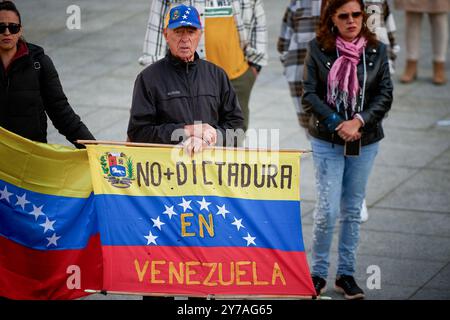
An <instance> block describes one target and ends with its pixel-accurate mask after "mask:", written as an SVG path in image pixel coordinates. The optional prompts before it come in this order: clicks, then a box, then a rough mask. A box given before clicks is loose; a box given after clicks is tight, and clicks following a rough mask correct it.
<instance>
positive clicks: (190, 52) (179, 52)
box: [164, 27, 202, 62]
mask: <svg viewBox="0 0 450 320" xmlns="http://www.w3.org/2000/svg"><path fill="white" fill-rule="evenodd" d="M201 35H202V30H200V29H196V28H192V27H180V28H176V29H165V30H164V37H165V38H166V41H167V44H168V45H169V49H170V52H171V53H172V55H173V56H175V57H177V58H179V59H181V60H183V61H186V62H187V61H193V60H194V54H195V50H196V49H197V46H198V42H199V41H200V37H201Z"/></svg>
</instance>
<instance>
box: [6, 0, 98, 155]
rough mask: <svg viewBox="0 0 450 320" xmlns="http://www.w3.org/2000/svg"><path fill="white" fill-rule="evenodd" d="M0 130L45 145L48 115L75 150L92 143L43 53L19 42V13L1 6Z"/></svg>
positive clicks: (20, 35) (20, 36)
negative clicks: (81, 141) (5, 130)
mask: <svg viewBox="0 0 450 320" xmlns="http://www.w3.org/2000/svg"><path fill="white" fill-rule="evenodd" d="M0 59H1V60H0V126H2V127H3V128H5V129H7V130H9V131H12V132H14V133H16V134H18V135H20V136H22V137H25V138H27V139H30V140H34V141H39V142H47V115H48V116H49V118H50V119H51V120H52V122H53V124H54V126H55V128H56V129H58V131H59V132H60V133H61V134H63V135H64V136H66V138H67V140H69V141H70V142H71V143H73V144H74V145H75V146H77V147H78V148H82V147H83V146H82V145H79V144H77V143H76V142H75V141H76V140H78V139H84V140H94V137H93V135H92V134H91V133H90V132H89V130H88V129H87V127H86V126H85V125H84V123H83V122H81V120H80V117H79V116H78V115H77V114H76V113H75V112H74V111H73V109H72V107H71V106H70V105H69V102H68V101H67V98H66V96H65V94H64V92H63V89H62V86H61V83H60V81H59V77H58V73H57V72H56V70H55V67H54V65H53V63H52V61H51V60H50V58H49V57H48V56H47V55H45V54H44V50H43V49H42V48H41V47H38V46H36V45H33V44H30V43H26V42H25V41H24V40H23V39H22V25H21V19H20V13H19V11H18V10H17V8H16V6H15V5H14V3H12V2H11V1H4V2H0Z"/></svg>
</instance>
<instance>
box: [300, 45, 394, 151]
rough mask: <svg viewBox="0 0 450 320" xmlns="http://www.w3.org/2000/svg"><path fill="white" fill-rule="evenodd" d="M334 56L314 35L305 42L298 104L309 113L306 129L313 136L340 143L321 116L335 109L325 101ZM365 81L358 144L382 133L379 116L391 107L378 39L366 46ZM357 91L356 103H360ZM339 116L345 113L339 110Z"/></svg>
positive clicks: (384, 53)
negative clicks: (359, 141)
mask: <svg viewBox="0 0 450 320" xmlns="http://www.w3.org/2000/svg"><path fill="white" fill-rule="evenodd" d="M336 59H337V53H336V50H333V51H332V52H326V51H325V50H324V49H323V48H321V47H320V45H319V43H318V42H317V40H316V39H314V40H312V41H311V42H310V43H309V48H308V53H307V57H306V60H305V70H304V79H303V80H304V94H303V98H302V105H303V108H304V111H305V112H307V113H310V114H312V117H311V119H310V120H309V126H308V132H309V133H310V134H311V135H312V136H313V137H315V138H318V139H321V140H325V141H329V142H332V143H336V144H341V145H343V144H344V140H342V139H341V138H340V137H339V136H338V135H337V134H336V133H334V132H330V131H328V129H327V127H326V126H325V125H324V123H323V122H324V120H325V119H327V117H328V116H330V115H331V114H333V113H334V112H336V110H335V109H334V108H332V107H330V106H329V105H328V104H327V103H326V96H327V78H328V73H329V71H330V69H331V67H332V65H333V63H334V62H335V61H336ZM363 61H364V60H363V58H362V57H361V59H360V63H359V64H358V69H357V70H358V71H357V73H358V79H359V84H360V87H361V89H362V88H363V79H364V63H363ZM366 69H367V81H366V90H365V99H364V106H363V111H361V112H360V115H361V116H362V118H363V119H364V122H365V125H364V126H363V127H362V128H361V133H362V137H361V144H362V145H367V144H371V143H374V142H377V141H379V140H381V139H382V138H383V137H384V133H383V128H382V125H381V122H382V119H383V118H384V116H385V115H386V113H387V112H388V111H389V109H390V108H391V104H392V99H393V98H392V91H393V86H392V81H391V76H390V73H389V64H388V59H387V50H386V46H385V45H384V44H382V43H379V44H378V46H377V47H374V48H372V47H368V48H366ZM361 100H362V99H361V95H360V96H359V97H358V100H357V101H358V105H360V104H361ZM342 118H345V116H344V115H343V114H342Z"/></svg>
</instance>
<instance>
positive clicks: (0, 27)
mask: <svg viewBox="0 0 450 320" xmlns="http://www.w3.org/2000/svg"><path fill="white" fill-rule="evenodd" d="M20 27H21V25H20V23H9V24H6V23H0V34H2V33H5V32H6V29H8V30H9V32H10V33H11V34H16V33H19V31H20Z"/></svg>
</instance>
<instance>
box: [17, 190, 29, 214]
mask: <svg viewBox="0 0 450 320" xmlns="http://www.w3.org/2000/svg"><path fill="white" fill-rule="evenodd" d="M26 196H27V194H26V193H24V194H23V196H21V197H19V196H17V195H16V198H17V202H16V206H21V207H22V210H25V205H26V204H27V203H30V201H28V200H27V199H25V198H26Z"/></svg>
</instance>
